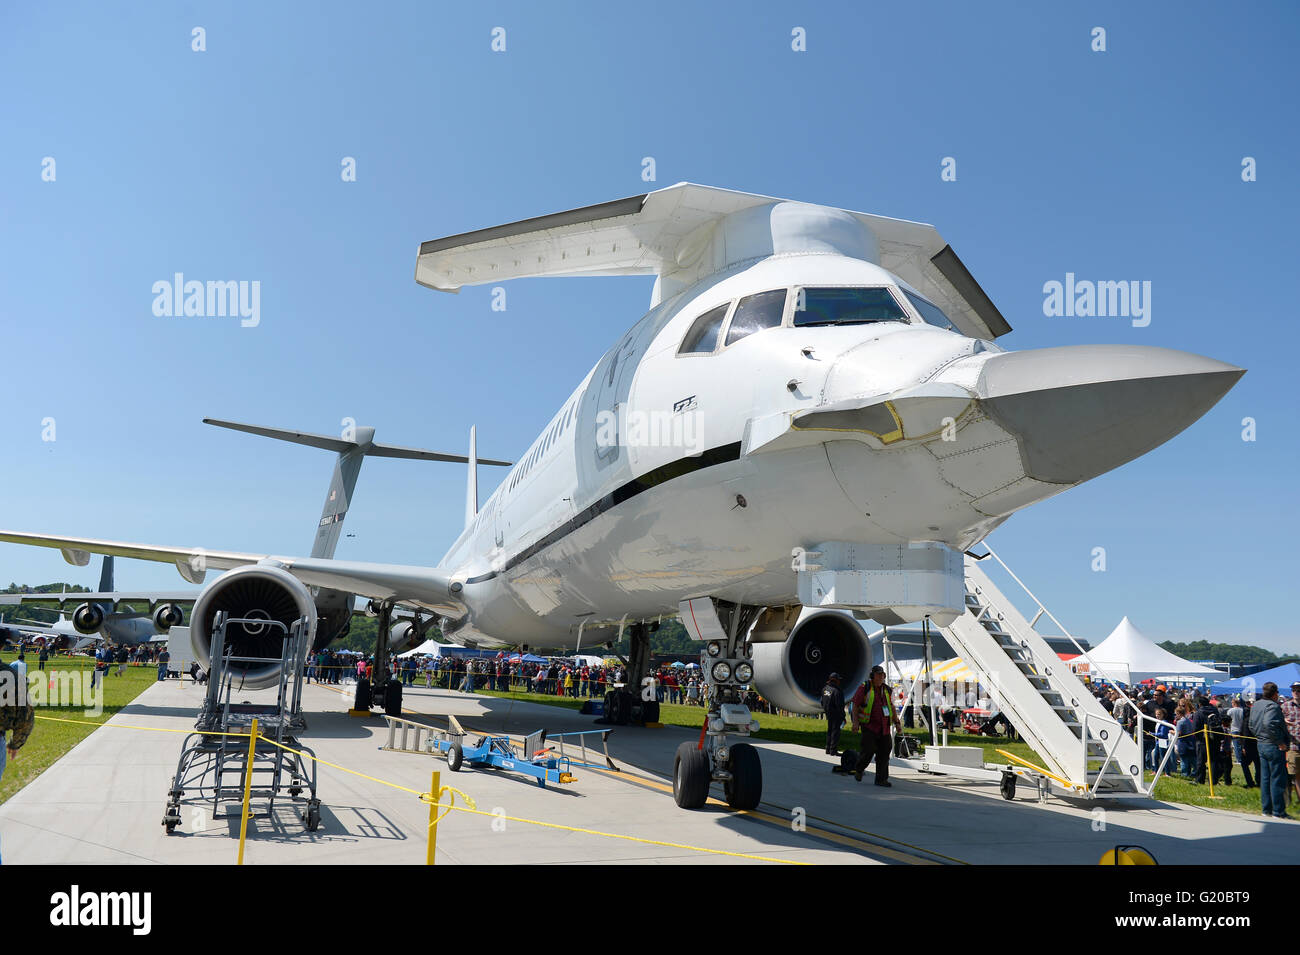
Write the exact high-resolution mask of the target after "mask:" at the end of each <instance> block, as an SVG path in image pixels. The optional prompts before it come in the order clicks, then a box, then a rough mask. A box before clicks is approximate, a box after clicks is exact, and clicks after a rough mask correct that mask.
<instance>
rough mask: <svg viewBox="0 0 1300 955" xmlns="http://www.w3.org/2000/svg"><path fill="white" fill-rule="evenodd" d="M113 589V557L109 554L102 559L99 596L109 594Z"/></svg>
mask: <svg viewBox="0 0 1300 955" xmlns="http://www.w3.org/2000/svg"><path fill="white" fill-rule="evenodd" d="M114 589H115V588H114V587H113V555H112V554H109V555H107V556H106V557H105V558H104V566H103V569H101V570H100V572H99V592H100V593H101V594H111V593H112V592H113V590H114Z"/></svg>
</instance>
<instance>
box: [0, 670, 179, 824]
mask: <svg viewBox="0 0 1300 955" xmlns="http://www.w3.org/2000/svg"><path fill="white" fill-rule="evenodd" d="M16 657H17V654H16V653H12V652H10V653H5V654H3V655H0V660H3V661H4V662H5V663H9V662H12V661H13V660H14V659H15V658H16ZM27 664H28V670H29V673H37V672H40V671H38V670H37V669H36V667H37V661H36V658H35V656H29V657H28V659H27ZM92 665H93V662H92V661H89V660H86V659H85V658H79V657H73V658H67V657H56V658H54V659H51V660H49V661H48V662H47V663H46V664H45V673H47V674H55V673H58V672H60V671H72V672H74V673H76V674H78V675H80V674H82V673H88V672H89V671H90V668H91V666H92ZM113 669H114V671H115V670H116V666H115V667H114V668H113ZM157 679H158V668H157V667H156V666H153V665H148V666H138V667H137V666H129V667H127V670H126V673H125V674H124V675H123V676H114V675H113V674H112V672H110V673H109V674H108V675H106V676H105V677H104V689H103V705H104V710H103V712H102V713H99V714H98V715H87V714H86V712H85V709H86V707H85V706H84V705H83V704H82V703H77V704H76V705H64V706H51V705H40V706H37V707H36V726H35V727H34V728H33V729H32V735H31V736H29V737H28V738H27V743H26V745H24V746H23V748H22V749H21V750H19V752H18V757H17V758H16V759H12V760H10V761H9V764H8V765H7V766H6V767H5V771H4V778H3V779H0V803H3V802H5V801H6V800H7V799H8V798H9V797H10V796H12V795H13V794H14V793H16V792H18V790H20V789H22V788H23V787H24V786H26V785H27V784H28V783H29V782H31V781H32V780H33V779H35V778H36V777H37V776H39V775H40V774H41V773H42V772H44V771H45V770H46V769H47V768H48V767H49V766H50V765H52V764H53V763H54V761H55V760H57V759H58V758H59V757H60V756H62V755H63V754H64V753H66V752H67V751H68V750H70V749H72V747H73V746H76V745H77V743H79V742H81V741H82V740H83V739H85V738H86V737H87V736H89V735H90V734H91V733H93V732H94V731H95V726H85V725H82V724H80V723H58V722H55V721H54V720H52V719H48V718H44V719H43V717H57V718H59V719H68V720H84V721H86V722H89V723H93V724H96V725H98V724H101V723H104V722H105V721H106V720H108V719H109V718H110V717H112V716H113V715H114V714H115V713H117V712H118V711H119V710H121V709H122V707H124V706H126V705H127V704H128V703H130V702H131V701H132V700H134V699H135V698H136V697H137V696H139V695H140V694H141V693H142V692H144V691H145V690H146V689H148V688H149V687H150V686H152V685H153V684H154V682H156V681H157ZM35 703H36V699H35V698H34V699H33V704H35Z"/></svg>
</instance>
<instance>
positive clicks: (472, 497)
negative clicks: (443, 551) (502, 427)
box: [465, 425, 478, 527]
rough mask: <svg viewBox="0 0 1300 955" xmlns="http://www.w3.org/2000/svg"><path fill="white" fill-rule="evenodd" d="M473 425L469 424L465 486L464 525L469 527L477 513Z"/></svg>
mask: <svg viewBox="0 0 1300 955" xmlns="http://www.w3.org/2000/svg"><path fill="white" fill-rule="evenodd" d="M474 431H475V429H474V426H473V425H470V426H469V483H468V484H467V485H466V486H465V526H466V527H469V525H470V524H471V523H473V521H474V515H476V514H477V513H478V440H477V438H476V437H475V434H474Z"/></svg>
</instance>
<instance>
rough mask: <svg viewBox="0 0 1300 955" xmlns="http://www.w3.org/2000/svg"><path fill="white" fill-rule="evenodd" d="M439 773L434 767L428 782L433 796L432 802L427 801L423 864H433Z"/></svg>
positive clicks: (436, 839) (435, 842)
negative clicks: (427, 828)
mask: <svg viewBox="0 0 1300 955" xmlns="http://www.w3.org/2000/svg"><path fill="white" fill-rule="evenodd" d="M441 775H442V774H441V773H439V772H438V771H437V770H436V769H435V770H434V771H433V782H432V783H430V784H429V786H430V788H429V793H430V794H431V795H432V796H433V802H431V803H429V854H428V857H427V858H426V859H425V862H424V864H425V865H433V854H434V852H435V850H436V849H437V847H438V793H439V792H440V791H441V789H442V785H441V782H440V779H439V777H440V776H441Z"/></svg>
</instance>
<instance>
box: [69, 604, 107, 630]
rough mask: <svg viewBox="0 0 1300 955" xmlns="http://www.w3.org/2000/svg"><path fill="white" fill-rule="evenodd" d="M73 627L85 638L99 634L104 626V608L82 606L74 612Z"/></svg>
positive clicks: (97, 605)
mask: <svg viewBox="0 0 1300 955" xmlns="http://www.w3.org/2000/svg"><path fill="white" fill-rule="evenodd" d="M72 625H73V626H74V627H76V629H77V633H80V634H82V635H83V636H87V637H88V636H90V635H91V634H92V633H99V628H100V627H102V626H103V625H104V608H103V607H101V606H100V605H99V604H81V605H80V606H78V607H77V609H76V610H74V611H72Z"/></svg>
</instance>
